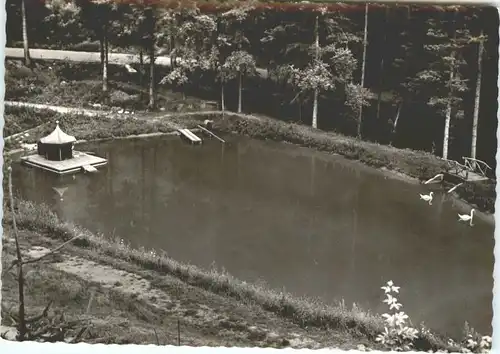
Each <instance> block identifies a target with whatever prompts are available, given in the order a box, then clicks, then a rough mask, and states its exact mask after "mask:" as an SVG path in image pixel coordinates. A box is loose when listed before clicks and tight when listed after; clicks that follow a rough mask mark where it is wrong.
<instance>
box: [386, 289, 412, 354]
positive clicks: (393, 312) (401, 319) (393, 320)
mask: <svg viewBox="0 0 500 354" xmlns="http://www.w3.org/2000/svg"><path fill="white" fill-rule="evenodd" d="M399 288H400V287H399V286H395V285H394V283H393V282H392V280H389V281H388V282H387V285H386V286H382V287H381V289H382V290H384V294H385V295H386V298H385V300H384V301H383V302H384V303H386V304H387V305H388V306H389V312H390V313H384V314H383V315H382V317H384V320H385V323H386V325H385V327H384V331H383V332H382V333H381V334H379V335H378V336H377V338H376V341H377V342H380V343H382V344H385V345H387V346H389V347H390V348H391V349H393V350H396V351H408V350H411V348H412V346H413V340H414V339H416V338H417V334H418V330H416V329H415V328H412V327H410V326H408V325H407V324H406V321H407V320H408V315H407V314H406V313H404V312H403V311H399V310H400V309H401V307H403V305H402V304H400V303H399V302H398V299H397V298H396V297H395V296H394V295H393V294H394V293H399Z"/></svg>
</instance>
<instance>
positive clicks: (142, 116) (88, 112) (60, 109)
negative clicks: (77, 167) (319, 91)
mask: <svg viewBox="0 0 500 354" xmlns="http://www.w3.org/2000/svg"><path fill="white" fill-rule="evenodd" d="M5 106H7V107H25V108H33V109H38V110H49V111H52V112H57V113H62V114H65V113H66V114H82V115H85V116H88V117H96V116H99V115H106V116H107V117H108V118H110V119H124V118H125V117H127V116H129V117H132V115H131V114H130V113H128V114H127V113H118V112H115V111H110V110H100V111H99V110H93V109H88V108H76V107H64V106H54V105H48V104H40V103H28V102H17V101H5ZM222 113H223V112H222V111H196V112H179V113H177V112H175V113H165V114H161V113H148V112H141V113H138V114H133V119H137V120H145V121H149V122H157V121H164V120H168V119H170V118H174V117H175V118H182V117H189V116H197V115H204V114H206V115H215V114H222ZM225 113H226V114H231V115H234V116H238V117H241V118H245V119H252V120H263V118H260V117H257V116H253V115H248V114H241V113H235V112H229V111H226V112H225ZM166 123H168V124H169V125H171V127H172V129H174V130H178V129H181V128H182V126H180V125H179V124H177V123H175V122H166ZM32 129H34V128H31V130H32ZM23 133H24V132H23ZM23 133H17V134H14V135H12V136H9V137H6V138H5V139H11V138H13V137H15V136H17V135H21V134H23Z"/></svg>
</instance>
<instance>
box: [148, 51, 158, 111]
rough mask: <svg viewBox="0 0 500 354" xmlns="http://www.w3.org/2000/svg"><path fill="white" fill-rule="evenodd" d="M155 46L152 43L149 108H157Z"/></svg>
mask: <svg viewBox="0 0 500 354" xmlns="http://www.w3.org/2000/svg"><path fill="white" fill-rule="evenodd" d="M155 105H156V100H155V48H154V44H151V46H150V48H149V104H148V108H149V109H155Z"/></svg>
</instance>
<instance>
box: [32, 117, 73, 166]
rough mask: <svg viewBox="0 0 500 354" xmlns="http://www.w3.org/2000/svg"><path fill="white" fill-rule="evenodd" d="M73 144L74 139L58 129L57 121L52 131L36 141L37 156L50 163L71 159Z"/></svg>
mask: <svg viewBox="0 0 500 354" xmlns="http://www.w3.org/2000/svg"><path fill="white" fill-rule="evenodd" d="M75 142H76V138H75V137H74V136H71V135H68V134H66V133H65V132H63V131H62V130H61V128H59V121H56V128H55V129H54V131H53V132H52V133H50V134H49V135H47V136H46V137H43V138H41V139H40V140H39V141H38V144H37V147H38V155H40V156H43V157H44V158H46V159H47V160H50V161H63V160H68V159H71V158H73V144H74V143H75Z"/></svg>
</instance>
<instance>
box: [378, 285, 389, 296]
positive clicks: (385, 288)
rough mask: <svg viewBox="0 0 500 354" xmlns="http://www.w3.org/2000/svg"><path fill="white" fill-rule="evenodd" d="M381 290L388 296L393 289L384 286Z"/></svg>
mask: <svg viewBox="0 0 500 354" xmlns="http://www.w3.org/2000/svg"><path fill="white" fill-rule="evenodd" d="M380 289H382V290H384V292H385V293H386V294H387V293H390V292H391V287H389V286H382V287H380Z"/></svg>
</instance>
